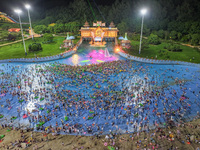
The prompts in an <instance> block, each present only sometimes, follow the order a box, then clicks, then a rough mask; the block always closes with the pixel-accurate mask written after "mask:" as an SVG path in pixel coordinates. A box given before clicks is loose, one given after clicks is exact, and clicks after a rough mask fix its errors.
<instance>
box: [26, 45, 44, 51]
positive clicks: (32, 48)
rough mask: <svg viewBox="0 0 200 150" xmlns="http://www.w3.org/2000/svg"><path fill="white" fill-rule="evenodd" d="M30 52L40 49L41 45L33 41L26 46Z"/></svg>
mask: <svg viewBox="0 0 200 150" xmlns="http://www.w3.org/2000/svg"><path fill="white" fill-rule="evenodd" d="M28 49H29V51H30V52H35V51H40V50H42V45H41V44H40V43H33V44H30V45H29V46H28Z"/></svg>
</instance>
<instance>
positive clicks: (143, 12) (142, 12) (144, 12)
mask: <svg viewBox="0 0 200 150" xmlns="http://www.w3.org/2000/svg"><path fill="white" fill-rule="evenodd" d="M146 13H147V9H142V10H141V14H142V25H141V35H140V48H139V54H140V53H141V45H142V31H143V22H144V15H145V14H146Z"/></svg>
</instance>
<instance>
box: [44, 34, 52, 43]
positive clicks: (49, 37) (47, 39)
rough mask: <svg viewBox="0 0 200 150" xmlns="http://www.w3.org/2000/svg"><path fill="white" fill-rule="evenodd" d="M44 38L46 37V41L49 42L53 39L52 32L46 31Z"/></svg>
mask: <svg viewBox="0 0 200 150" xmlns="http://www.w3.org/2000/svg"><path fill="white" fill-rule="evenodd" d="M43 38H44V42H46V43H49V42H52V41H53V35H52V34H50V33H45V34H44V35H43Z"/></svg>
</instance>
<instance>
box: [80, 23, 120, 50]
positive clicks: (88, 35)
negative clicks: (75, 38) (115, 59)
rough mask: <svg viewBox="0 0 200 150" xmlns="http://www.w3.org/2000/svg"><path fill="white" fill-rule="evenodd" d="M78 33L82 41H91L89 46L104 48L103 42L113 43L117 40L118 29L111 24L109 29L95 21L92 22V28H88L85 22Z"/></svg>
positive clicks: (104, 24)
mask: <svg viewBox="0 0 200 150" xmlns="http://www.w3.org/2000/svg"><path fill="white" fill-rule="evenodd" d="M80 32H81V38H82V39H83V40H89V41H91V42H90V46H98V47H105V44H106V42H105V41H114V40H115V38H117V33H118V29H117V28H116V27H115V25H114V23H113V22H111V24H110V26H109V27H106V23H103V22H102V21H97V22H93V26H92V27H90V26H89V23H88V22H87V21H86V22H85V25H84V27H81V29H80Z"/></svg>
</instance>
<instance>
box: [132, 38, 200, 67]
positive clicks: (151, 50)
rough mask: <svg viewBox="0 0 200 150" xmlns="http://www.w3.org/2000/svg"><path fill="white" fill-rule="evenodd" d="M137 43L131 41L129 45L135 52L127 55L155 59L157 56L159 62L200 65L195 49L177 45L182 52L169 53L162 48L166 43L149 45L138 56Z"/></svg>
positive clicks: (199, 55)
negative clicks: (175, 61)
mask: <svg viewBox="0 0 200 150" xmlns="http://www.w3.org/2000/svg"><path fill="white" fill-rule="evenodd" d="M139 43H140V42H139V41H131V45H132V46H133V47H135V48H136V49H137V50H129V51H128V53H129V54H131V55H134V56H139V57H144V58H155V57H156V55H157V59H159V60H178V61H186V62H193V63H200V51H199V50H197V49H195V48H191V47H188V46H183V45H181V44H179V46H180V48H181V49H182V52H171V51H168V50H166V49H164V46H165V45H167V44H168V43H166V42H162V43H161V44H159V45H149V46H148V48H144V49H142V50H141V54H139V53H138V51H139ZM193 57H194V60H193ZM190 60H191V61H190Z"/></svg>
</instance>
